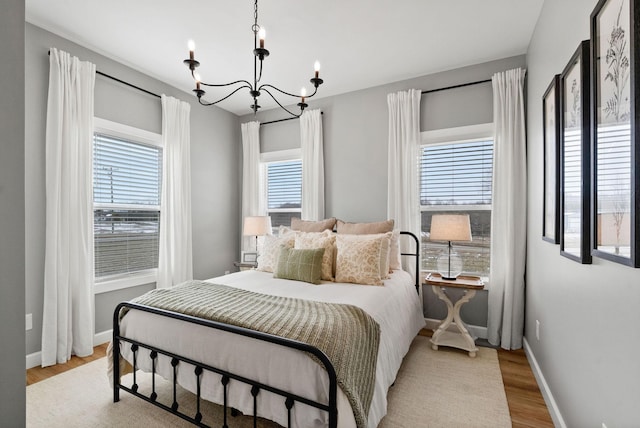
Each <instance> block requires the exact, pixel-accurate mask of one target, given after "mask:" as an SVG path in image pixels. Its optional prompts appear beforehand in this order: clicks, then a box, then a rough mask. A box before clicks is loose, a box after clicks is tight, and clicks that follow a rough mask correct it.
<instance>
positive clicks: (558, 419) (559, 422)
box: [523, 337, 567, 428]
mask: <svg viewBox="0 0 640 428" xmlns="http://www.w3.org/2000/svg"><path fill="white" fill-rule="evenodd" d="M523 345H524V352H525V354H526V355H527V360H529V365H530V366H531V371H532V372H533V375H534V376H535V378H536V381H537V382H538V387H539V388H540V392H541V393H542V397H543V398H544V402H545V403H546V404H547V409H549V414H550V415H551V419H553V425H554V426H556V427H558V428H567V424H566V423H565V422H564V419H563V418H562V414H561V413H560V409H559V408H558V405H557V403H556V400H555V399H554V398H553V394H552V393H551V389H549V384H548V383H547V381H546V379H545V378H544V375H543V374H542V370H540V366H539V365H538V361H537V360H536V357H535V355H534V354H533V351H532V350H531V347H530V346H529V342H528V341H527V338H526V337H525V338H524V339H523Z"/></svg>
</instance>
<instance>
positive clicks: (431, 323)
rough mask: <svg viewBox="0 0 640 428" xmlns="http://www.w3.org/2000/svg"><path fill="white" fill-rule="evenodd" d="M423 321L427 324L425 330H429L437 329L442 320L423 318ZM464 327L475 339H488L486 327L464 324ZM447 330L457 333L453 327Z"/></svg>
mask: <svg viewBox="0 0 640 428" xmlns="http://www.w3.org/2000/svg"><path fill="white" fill-rule="evenodd" d="M424 321H425V322H426V323H427V325H426V326H425V328H427V329H429V330H435V329H437V328H438V326H439V325H440V323H441V322H442V320H436V319H433V318H425V319H424ZM454 324H455V323H454ZM466 327H467V330H469V333H470V334H471V335H472V336H474V337H476V338H479V339H486V338H487V337H489V336H488V335H487V327H482V326H479V325H469V324H466ZM449 330H452V331H458V330H457V329H456V328H455V327H454V326H453V325H451V326H450V327H449Z"/></svg>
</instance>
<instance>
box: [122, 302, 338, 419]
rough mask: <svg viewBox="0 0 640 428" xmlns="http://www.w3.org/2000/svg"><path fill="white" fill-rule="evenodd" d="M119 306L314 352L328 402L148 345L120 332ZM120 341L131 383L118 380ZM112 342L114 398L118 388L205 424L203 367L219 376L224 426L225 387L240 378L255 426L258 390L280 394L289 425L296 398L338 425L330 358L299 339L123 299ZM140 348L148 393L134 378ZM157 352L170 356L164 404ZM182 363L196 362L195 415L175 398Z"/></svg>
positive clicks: (334, 379)
mask: <svg viewBox="0 0 640 428" xmlns="http://www.w3.org/2000/svg"><path fill="white" fill-rule="evenodd" d="M122 309H135V310H139V311H144V312H149V313H152V314H156V315H160V316H165V317H169V318H174V319H177V320H181V321H186V322H189V323H193V324H199V325H202V326H206V327H209V328H213V329H218V330H223V331H226V332H230V333H233V334H238V335H241V336H246V337H250V338H253V339H256V340H261V341H264V342H269V343H274V344H276V345H279V346H283V347H286V348H291V349H295V350H298V351H303V352H308V353H310V354H312V355H313V356H315V357H316V358H317V360H318V361H319V362H320V363H321V364H322V365H323V366H324V368H325V370H326V371H327V374H328V376H329V391H328V394H327V396H328V397H329V400H328V401H329V402H328V403H320V402H317V401H313V400H310V399H308V398H305V397H301V396H299V395H296V394H293V393H291V392H288V391H284V390H282V389H279V388H275V387H272V386H270V385H266V384H264V383H261V382H257V381H255V380H252V379H248V378H246V377H243V376H240V375H237V374H234V373H231V372H229V371H226V370H224V369H223V368H220V367H213V366H210V365H207V364H204V363H202V362H199V361H194V360H192V359H190V358H186V357H183V356H180V355H178V354H175V353H173V352H169V351H166V350H163V349H158V348H157V347H154V346H151V345H147V344H144V343H141V342H139V341H136V340H132V339H129V338H127V337H124V336H121V335H120V311H121V310H122ZM121 341H122V342H127V343H130V344H131V350H132V352H133V384H132V386H131V387H127V386H125V385H122V384H121V383H120V358H121V356H120V342H121ZM112 343H113V345H112V346H113V356H112V357H113V401H114V402H118V401H119V400H120V390H123V391H126V392H129V393H130V394H133V395H135V396H137V397H139V398H142V399H143V400H145V401H147V402H149V403H152V404H154V405H156V406H158V407H160V408H162V409H164V410H166V411H168V412H170V413H173V414H175V415H176V416H178V417H180V418H182V419H184V420H187V421H189V422H191V423H193V424H195V425H197V426H201V427H206V426H207V425H205V424H203V423H202V414H201V413H200V401H201V399H202V398H201V395H200V381H201V378H202V374H203V372H204V371H205V370H206V371H210V372H213V373H216V374H218V375H220V376H221V384H222V388H223V396H224V403H223V404H222V406H223V415H224V421H223V425H222V426H223V428H226V427H227V413H228V412H227V408H228V407H229V406H228V403H227V391H228V387H229V383H230V382H232V381H234V382H241V383H244V384H246V385H249V386H251V395H252V396H253V419H254V426H256V423H257V418H258V408H257V397H258V394H259V393H260V391H269V392H271V393H273V394H277V395H279V396H281V397H282V398H283V411H286V412H287V420H288V427H291V426H292V422H291V410H292V408H293V406H294V405H295V403H296V402H298V403H303V404H305V405H308V406H312V407H315V408H317V409H320V410H322V411H326V412H327V413H328V417H329V428H337V426H338V409H337V385H338V383H337V378H336V371H335V369H334V367H333V365H332V364H331V361H329V358H328V357H327V356H326V354H325V353H324V352H322V351H320V350H319V349H318V348H315V347H313V346H311V345H308V344H306V343H303V342H299V341H296V340H291V339H286V338H283V337H279V336H274V335H270V334H266V333H262V332H258V331H254V330H249V329H245V328H242V327H237V326H234V325H230V324H224V323H220V322H215V321H209V320H206V319H201V318H196V317H192V316H189V315H184V314H180V313H177V312H171V311H166V310H163V309H157V308H153V307H149V306H144V305H140V304H136V303H131V302H122V303H120V304H118V306H117V307H116V309H115V311H114V313H113V342H112ZM140 348H143V349H147V350H149V358H151V367H152V371H151V373H152V387H151V394H150V395H149V396H147V395H145V394H142V393H140V392H139V391H138V384H137V381H136V370H137V358H138V351H139V349H140ZM158 355H164V356H167V357H169V358H171V366H172V367H173V378H172V379H170V381H171V382H172V383H173V403H172V405H171V406H167V405H166V404H163V403H160V402H158V401H156V398H157V393H156V390H155V376H156V361H157V358H158ZM181 363H186V364H190V365H192V366H195V370H194V372H193V375H194V376H195V380H196V385H197V392H196V413H195V414H194V415H187V414H185V413H183V412H181V410H180V408H179V404H178V402H177V400H176V396H177V394H176V386H177V371H178V366H179V365H180V364H181Z"/></svg>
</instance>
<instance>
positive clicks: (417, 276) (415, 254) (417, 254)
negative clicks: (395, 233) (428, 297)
mask: <svg viewBox="0 0 640 428" xmlns="http://www.w3.org/2000/svg"><path fill="white" fill-rule="evenodd" d="M400 235H408V236H410V237H412V238H413V240H414V242H415V244H416V247H415V252H412V253H400V255H401V256H411V257H415V258H416V271H415V278H414V279H415V281H416V292H418V293H420V241H419V240H418V237H417V236H416V235H414V234H413V233H411V232H407V231H405V230H402V231H400Z"/></svg>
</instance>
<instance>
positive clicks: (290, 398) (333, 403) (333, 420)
mask: <svg viewBox="0 0 640 428" xmlns="http://www.w3.org/2000/svg"><path fill="white" fill-rule="evenodd" d="M400 233H401V234H402V235H408V236H411V237H412V238H413V240H414V241H415V244H416V251H415V253H401V255H403V256H414V257H415V258H416V273H415V286H416V291H417V292H419V287H420V281H419V278H420V275H419V273H420V269H419V267H420V266H419V263H420V257H419V255H420V243H419V241H418V238H417V237H416V236H415V235H414V234H413V233H411V232H405V231H402V232H400ZM124 308H128V309H135V310H139V311H143V312H148V313H151V314H155V315H160V316H165V317H169V318H173V319H176V320H180V321H185V322H189V323H192V324H198V325H202V326H205V327H209V328H214V329H217V330H222V331H226V332H229V333H234V334H238V335H241V336H245V337H249V338H252V339H257V340H261V341H264V342H268V343H274V344H276V345H279V346H283V347H285V348H291V349H295V350H299V351H303V352H308V353H310V354H312V355H313V356H315V357H316V358H317V360H318V361H319V362H320V363H321V364H322V365H323V366H324V368H325V370H326V371H327V374H328V376H329V394H328V397H329V402H328V403H320V402H318V401H313V400H310V399H308V398H305V397H302V396H299V395H297V394H293V393H291V392H288V391H284V390H282V389H279V388H275V387H272V386H269V385H266V384H264V383H261V382H257V381H255V380H252V379H248V378H246V377H244V376H240V375H236V374H234V373H231V372H229V371H226V370H224V369H221V368H218V367H214V366H211V365H208V364H204V363H202V362H199V361H194V360H192V359H190V358H186V357H183V356H180V355H178V354H175V353H173V352H168V351H165V350H162V349H159V348H157V347H154V346H151V345H147V344H144V343H141V342H139V341H136V340H132V339H129V338H127V337H124V336H122V335H121V334H120V311H121V310H122V309H124ZM120 342H126V343H129V344H130V345H131V350H132V352H133V364H132V365H133V383H132V385H131V387H128V386H125V385H122V384H121V383H120V358H121V356H120V347H121V343H120ZM112 346H113V401H114V403H115V402H118V401H120V390H123V391H126V392H128V393H130V394H133V395H135V396H136V397H139V398H142V399H143V400H145V401H147V402H149V403H152V404H154V405H156V406H158V407H160V408H162V409H164V410H166V411H168V412H169V413H172V414H174V415H176V416H178V417H180V418H182V419H184V420H186V421H189V422H191V423H193V424H195V425H197V426H199V427H208V425H205V424H204V423H203V422H202V413H201V412H200V401H201V399H202V397H201V394H200V393H201V377H202V374H203V372H204V371H205V370H207V371H209V372H212V373H217V374H219V375H220V376H221V380H220V382H221V384H222V387H223V397H224V401H223V404H222V406H223V425H222V428H228V425H227V413H228V412H227V409H228V408H229V406H228V403H227V395H228V385H229V382H230V381H231V380H232V379H233V380H235V381H239V382H242V383H244V384H247V385H249V386H251V395H252V396H253V426H254V428H255V427H257V422H258V408H257V397H258V394H259V393H260V391H261V390H265V391H269V392H271V393H274V394H277V395H280V396H281V397H283V399H284V406H285V408H286V411H287V421H288V425H287V426H288V427H289V428H291V426H292V425H291V409H292V408H293V406H294V404H295V402H299V403H302V404H306V405H309V406H311V407H315V408H317V409H320V410H323V411H326V412H327V413H328V415H329V428H337V426H338V408H337V388H338V387H337V385H338V382H337V379H336V371H335V369H334V367H333V364H331V361H330V360H329V358H328V357H327V356H326V354H325V353H324V352H322V351H321V350H319V349H318V348H316V347H314V346H311V345H308V344H306V343H304V342H300V341H297V340H292V339H287V338H283V337H280V336H275V335H272V334H267V333H262V332H259V331H254V330H249V329H246V328H243V327H238V326H234V325H230V324H225V323H220V322H216V321H210V320H206V319H202V318H197V317H193V316H190V315H184V314H181V313H177V312H171V311H167V310H163V309H157V308H153V307H150V306H145V305H140V304H136V303H131V302H122V303H119V304H118V305H117V306H116V308H115V310H114V312H113V342H112ZM140 348H144V349H147V350H149V351H150V352H149V358H150V359H151V367H152V370H151V375H152V377H151V379H152V380H151V394H150V395H149V396H147V395H145V394H142V393H140V392H139V391H138V387H139V385H138V383H137V379H136V370H137V368H138V367H137V366H138V351H139V349H140ZM158 355H164V356H167V357H169V358H171V366H172V367H173V376H172V377H173V379H172V380H171V381H172V383H173V403H172V405H171V406H167V405H166V404H164V403H160V402H158V401H156V399H157V396H158V395H157V393H156V385H155V377H156V361H157V358H158ZM181 362H183V363H186V364H190V365H192V366H195V369H194V370H193V374H194V376H195V378H196V385H197V391H196V414H195V415H193V416H191V415H187V414H185V413H183V412H182V411H180V410H179V403H178V402H177V389H176V386H177V384H178V381H177V378H178V366H179V364H180V363H181ZM230 410H231V411H230V413H231V415H232V416H235V415H236V414H237V413H236V410H235V409H233V408H231V409H230Z"/></svg>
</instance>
